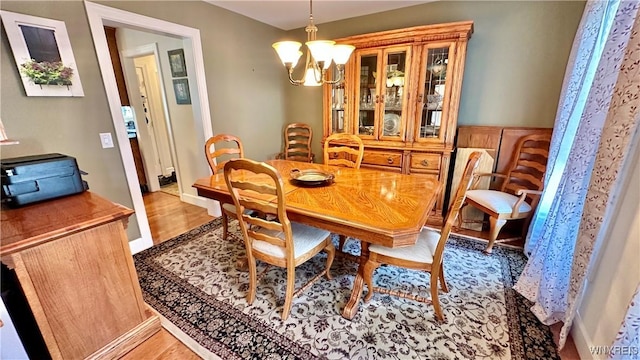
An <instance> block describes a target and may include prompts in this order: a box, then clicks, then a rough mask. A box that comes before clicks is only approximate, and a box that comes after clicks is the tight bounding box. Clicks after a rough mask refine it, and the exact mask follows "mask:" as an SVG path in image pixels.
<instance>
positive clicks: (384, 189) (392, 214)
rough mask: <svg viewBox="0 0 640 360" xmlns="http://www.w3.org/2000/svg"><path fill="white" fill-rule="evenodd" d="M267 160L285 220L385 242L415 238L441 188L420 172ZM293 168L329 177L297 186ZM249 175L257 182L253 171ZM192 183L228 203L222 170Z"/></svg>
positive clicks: (202, 193) (398, 242)
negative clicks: (279, 184)
mask: <svg viewBox="0 0 640 360" xmlns="http://www.w3.org/2000/svg"><path fill="white" fill-rule="evenodd" d="M266 163H268V164H269V165H271V166H273V167H274V168H275V169H276V170H278V172H279V173H280V175H281V176H282V179H283V183H284V191H285V193H286V196H285V199H286V208H287V216H288V217H289V219H290V220H292V221H297V222H301V223H304V224H307V225H311V226H315V227H318V228H322V229H326V230H329V231H332V232H335V233H338V234H341V235H346V236H352V237H354V238H358V239H360V240H362V241H365V242H367V243H370V244H380V245H384V246H389V247H397V246H405V245H411V244H414V243H415V241H416V239H417V236H418V234H419V232H420V230H421V229H422V226H423V225H424V224H425V222H426V220H427V218H428V216H429V213H430V211H431V209H433V206H434V205H435V202H436V199H437V195H438V194H439V192H440V191H441V188H442V184H441V183H440V182H439V181H437V180H435V179H433V177H430V176H426V175H420V174H412V175H405V174H398V173H392V172H385V171H378V170H373V169H364V168H361V169H351V168H346V167H337V166H329V165H323V164H313V163H304V162H296V161H288V160H269V161H266ZM293 169H300V170H305V169H317V170H322V171H325V172H330V173H332V174H334V181H333V183H332V184H330V185H326V186H317V187H307V186H299V185H296V183H294V182H292V181H290V175H289V174H290V172H291V170H293ZM234 176H240V177H241V176H245V175H244V174H237V175H234ZM254 176H255V175H254ZM246 180H249V179H246ZM250 180H251V181H256V182H260V179H259V178H256V177H254V178H253V179H250ZM193 187H194V188H196V189H197V191H198V195H200V196H203V197H207V198H212V199H215V200H218V201H222V202H226V203H233V201H232V199H231V195H230V194H229V191H228V189H227V185H226V183H225V180H224V175H223V174H222V173H219V174H217V175H212V176H209V177H205V178H201V179H198V180H197V181H196V182H195V183H194V184H193ZM267 200H268V199H267ZM274 200H275V199H274Z"/></svg>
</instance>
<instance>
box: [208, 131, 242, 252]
mask: <svg viewBox="0 0 640 360" xmlns="http://www.w3.org/2000/svg"><path fill="white" fill-rule="evenodd" d="M204 153H205V155H206V157H207V162H208V163H209V167H210V168H211V172H212V173H213V175H216V174H218V173H219V172H220V171H222V170H224V165H225V164H226V163H227V161H229V160H230V159H233V158H243V157H244V148H243V147H242V142H241V141H240V138H238V137H236V136H233V135H229V134H218V135H215V136H212V137H210V138H209V139H208V140H207V142H206V143H205V144H204ZM220 208H221V209H222V238H223V239H224V240H226V239H227V235H228V233H229V217H231V218H236V207H235V206H234V205H233V204H228V203H221V204H220Z"/></svg>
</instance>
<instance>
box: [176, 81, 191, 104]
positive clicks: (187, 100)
mask: <svg viewBox="0 0 640 360" xmlns="http://www.w3.org/2000/svg"><path fill="white" fill-rule="evenodd" d="M173 92H175V93H176V102H177V103H178V104H181V105H184V104H191V94H190V93H189V79H187V78H184V79H173Z"/></svg>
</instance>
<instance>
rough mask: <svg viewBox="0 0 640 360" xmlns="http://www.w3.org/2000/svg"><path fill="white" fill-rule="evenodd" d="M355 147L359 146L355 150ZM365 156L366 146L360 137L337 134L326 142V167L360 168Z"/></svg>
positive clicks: (329, 137)
mask: <svg viewBox="0 0 640 360" xmlns="http://www.w3.org/2000/svg"><path fill="white" fill-rule="evenodd" d="M353 146H357V149H354V148H353ZM363 156H364V144H363V143H362V139H360V137H359V136H356V135H351V134H343V133H337V134H333V135H330V136H328V137H327V138H326V139H325V141H324V163H325V164H326V165H338V166H346V167H351V168H355V169H359V168H360V164H362V158H363Z"/></svg>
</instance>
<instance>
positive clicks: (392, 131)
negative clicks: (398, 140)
mask: <svg viewBox="0 0 640 360" xmlns="http://www.w3.org/2000/svg"><path fill="white" fill-rule="evenodd" d="M399 132H400V115H398V114H394V113H386V114H384V135H387V136H389V135H391V136H393V135H398V134H399Z"/></svg>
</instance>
